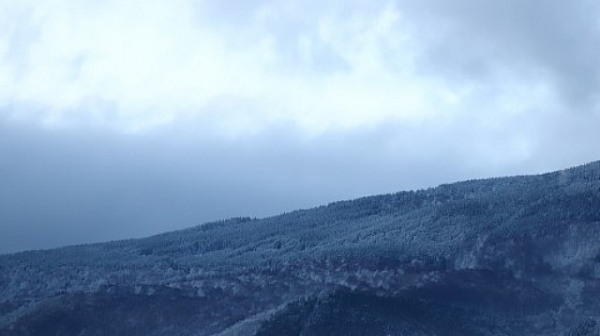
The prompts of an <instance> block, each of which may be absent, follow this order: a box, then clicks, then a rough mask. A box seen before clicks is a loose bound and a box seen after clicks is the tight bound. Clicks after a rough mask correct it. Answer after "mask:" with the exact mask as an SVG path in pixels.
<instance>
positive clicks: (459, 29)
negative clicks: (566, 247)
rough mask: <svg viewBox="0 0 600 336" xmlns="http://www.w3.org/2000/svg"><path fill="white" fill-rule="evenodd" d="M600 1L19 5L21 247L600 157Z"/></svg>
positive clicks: (9, 128) (16, 135) (14, 48)
mask: <svg viewBox="0 0 600 336" xmlns="http://www.w3.org/2000/svg"><path fill="white" fill-rule="evenodd" d="M598 55H600V3H599V2H598V1H594V0H580V1H575V2H569V1H562V0H561V1H558V0H556V1H555V0H530V1H521V0H505V1H493V0H455V1H446V0H397V1H380V0H365V1H361V0H346V1H339V0H330V1H312V0H302V1H300V0H286V1H272V0H271V1H265V0H256V1H247V0H164V1H162V0H145V1H137V0H128V1H123V0H79V1H70V0H0V253H9V252H15V251H21V250H28V249H42V248H51V247H57V246H63V245H71V244H83V243H90V242H100V241H107V240H114V239H124V238H133V237H144V236H148V235H152V234H157V233H160V232H164V231H169V230H176V229H181V228H186V227H190V226H193V225H197V224H201V223H204V222H208V221H214V220H220V219H225V218H231V217H237V216H250V217H259V218H260V217H267V216H272V215H276V214H279V213H283V212H289V211H292V210H295V209H301V208H310V207H314V206H318V205H322V204H327V203H329V202H332V201H338V200H344V199H352V198H356V197H361V196H367V195H374V194H382V193H391V192H397V191H401V190H412V189H421V188H428V187H434V186H436V185H439V184H441V183H448V182H454V181H459V180H465V179H475V178H486V177H495V176H508V175H524V174H537V173H543V172H548V171H553V170H558V169H563V168H568V167H571V166H576V165H580V164H584V163H587V162H590V161H595V160H599V159H600V146H598V144H600V132H599V131H598V129H599V126H600V61H599V58H598Z"/></svg>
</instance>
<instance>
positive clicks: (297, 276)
mask: <svg viewBox="0 0 600 336" xmlns="http://www.w3.org/2000/svg"><path fill="white" fill-rule="evenodd" d="M598 298H600V162H594V163H590V164H587V165H584V166H580V167H576V168H572V169H568V170H564V171H559V172H553V173H547V174H542V175H536V176H519V177H507V178H494V179H486V180H473V181H465V182H459V183H453V184H446V185H441V186H439V187H436V188H430V189H427V190H418V191H404V192H398V193H394V194H388V195H380V196H371V197H364V198H360V199H357V200H351V201H341V202H336V203H332V204H329V205H326V206H322V207H319V208H315V209H309V210H299V211H295V212H291V213H287V214H282V215H280V216H275V217H271V218H265V219H250V218H236V219H231V220H226V221H221V222H214V223H207V224H202V225H199V226H196V227H193V228H189V229H186V230H181V231H175V232H169V233H165V234H162V235H158V236H153V237H149V238H145V239H137V240H127V241H118V242H109V243H103V244H94V245H84V246H73V247H65V248H60V249H53V250H46V251H30V252H23V253H17V254H11V255H4V256H0V334H2V335H6V336H17V335H44V336H49V335H50V336H51V335H64V336H69V335H157V336H158V335H221V336H225V335H257V336H271V335H272V336H276V335H277V336H287V335H289V336H292V335H293V336H300V335H302V336H309V335H314V336H322V335H323V336H324V335H373V336H378V335H382V336H384V335H573V336H574V335H595V336H597V335H599V333H600V324H599V323H600V299H598Z"/></svg>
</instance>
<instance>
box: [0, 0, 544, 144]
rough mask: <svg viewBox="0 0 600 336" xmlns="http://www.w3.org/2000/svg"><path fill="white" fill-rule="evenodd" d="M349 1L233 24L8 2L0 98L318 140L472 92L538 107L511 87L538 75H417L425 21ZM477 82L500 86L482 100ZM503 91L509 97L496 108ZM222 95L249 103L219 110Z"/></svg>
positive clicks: (260, 9) (159, 13)
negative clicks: (292, 130)
mask: <svg viewBox="0 0 600 336" xmlns="http://www.w3.org/2000/svg"><path fill="white" fill-rule="evenodd" d="M229 5H232V4H229ZM233 5H235V3H234V4H233ZM355 5H356V6H357V7H356V8H355V9H356V10H352V9H347V8H345V4H343V3H341V2H332V3H331V4H330V5H319V6H320V7H319V6H315V5H314V4H307V3H303V2H286V3H285V4H283V3H264V4H262V5H256V7H251V6H249V5H245V6H246V7H245V10H247V11H249V12H248V13H245V14H244V15H246V16H247V17H250V19H247V21H246V22H237V21H235V20H234V19H236V18H237V17H235V16H233V18H232V17H227V16H226V15H224V14H223V13H224V11H225V10H224V9H223V8H217V9H218V10H215V6H216V7H218V5H216V4H215V3H214V2H211V1H203V2H195V1H184V0H181V1H158V0H157V1H116V0H112V1H111V0H107V1H100V2H99V1H76V2H73V1H66V0H54V1H27V2H25V1H8V2H3V4H2V5H0V15H2V18H3V22H4V23H3V26H2V28H1V31H0V52H1V53H2V54H3V55H4V56H6V55H8V54H12V57H3V58H2V59H3V61H2V62H1V64H0V73H1V74H2V76H0V78H1V79H0V92H1V93H0V105H1V106H3V107H4V110H9V108H7V107H11V106H12V107H14V106H25V105H26V106H33V107H35V110H37V111H41V112H38V117H41V118H43V119H44V120H45V121H53V122H58V123H60V122H72V121H73V120H75V122H76V121H77V120H85V121H86V122H96V123H98V122H100V123H105V124H108V125H109V126H111V127H116V128H120V129H139V128H145V127H151V126H156V125H160V124H164V123H168V122H171V121H173V120H177V119H180V118H187V117H201V118H205V117H208V119H207V120H212V122H215V123H216V124H217V125H219V129H222V130H223V132H224V133H227V134H235V133H239V132H244V130H248V131H250V132H257V131H260V129H263V128H265V127H268V125H269V124H270V123H273V122H282V121H284V122H292V123H295V124H297V125H300V126H301V127H303V128H304V129H305V131H307V132H308V133H314V134H318V133H321V132H325V131H327V130H331V129H344V128H356V127H363V126H369V125H371V126H373V125H376V124H379V123H382V122H386V121H388V120H400V121H403V122H408V123H415V122H416V123H420V122H425V121H428V120H433V119H438V118H442V117H444V118H448V117H450V116H452V115H453V114H454V113H459V112H461V111H462V112H463V113H464V110H465V109H467V108H471V107H472V106H471V105H472V104H473V101H474V100H476V101H477V104H484V106H483V108H484V109H488V110H490V109H492V110H494V111H498V112H497V113H504V111H508V110H511V109H513V108H514V107H515V106H521V105H523V104H526V105H527V104H529V105H531V104H532V101H531V98H529V97H523V95H522V94H521V92H514V91H515V90H513V89H512V88H513V87H519V86H522V82H523V81H524V80H525V81H527V82H528V83H529V82H530V81H531V78H527V79H523V78H521V77H520V76H519V74H518V73H516V72H514V71H513V73H512V74H511V78H509V81H508V82H505V80H507V79H506V78H500V79H499V80H500V81H502V82H501V83H496V82H488V83H483V84H481V83H473V82H470V81H466V82H462V83H461V82H454V81H448V80H447V79H446V78H444V77H443V76H439V75H433V74H426V73H424V72H422V71H421V70H420V69H419V67H418V66H417V65H418V63H419V62H420V60H421V57H423V56H424V55H423V53H424V52H426V51H427V48H426V47H427V45H426V44H425V43H427V42H428V41H429V40H430V39H431V38H435V36H434V37H431V36H426V34H425V33H424V32H423V31H421V30H420V29H421V28H422V27H420V26H419V22H418V18H411V17H407V16H406V15H405V14H403V12H402V10H401V7H400V6H397V5H394V3H393V2H389V3H383V2H374V3H371V4H370V5H366V4H363V3H360V2H359V3H357V4H355ZM367 7H368V9H369V10H366V9H365V8H367ZM14 13H18V15H14ZM215 15H216V16H217V17H215ZM218 15H221V16H222V17H219V16H218ZM220 19H222V20H221V21H220ZM424 34H425V35H424ZM19 44H20V45H19ZM23 44H24V45H23ZM15 53H16V54H15ZM510 70H514V69H509V71H510ZM474 85H486V86H490V87H493V88H494V89H499V90H500V91H498V92H496V93H494V94H493V96H492V97H490V98H491V100H490V103H487V104H486V102H483V101H481V100H480V99H478V98H477V97H473V94H474V93H477V94H479V93H480V91H481V89H480V88H477V87H475V88H474V87H473V86H474ZM532 85H534V86H536V85H538V84H536V83H533V84H532ZM498 99H500V100H502V101H504V102H510V103H508V104H506V106H504V105H501V106H500V107H493V106H491V105H490V104H491V102H492V101H494V102H495V101H496V100H498ZM227 100H232V101H234V102H239V101H248V102H251V104H252V106H253V107H252V108H248V109H247V110H244V108H243V106H239V105H236V103H234V105H236V111H235V112H234V115H235V117H233V118H232V117H231V115H232V114H231V113H232V112H226V111H223V110H222V109H221V112H216V111H214V110H211V108H212V107H214V106H215V105H218V106H223V102H224V101H227ZM533 104H534V105H535V102H533ZM98 106H101V107H100V108H99V107H98ZM106 106H111V108H110V109H109V110H104V108H105V107H106ZM14 110H16V111H21V112H19V113H22V111H23V109H14ZM13 113H14V112H13ZM216 113H223V114H224V115H223V116H222V117H220V116H218V115H215V114H216ZM495 113H496V112H495ZM207 114H208V116H207Z"/></svg>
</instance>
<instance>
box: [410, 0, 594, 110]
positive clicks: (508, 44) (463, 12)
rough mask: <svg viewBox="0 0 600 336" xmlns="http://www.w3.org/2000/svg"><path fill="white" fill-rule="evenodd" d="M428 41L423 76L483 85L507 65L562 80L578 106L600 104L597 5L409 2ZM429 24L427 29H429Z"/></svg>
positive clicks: (569, 97) (464, 0)
mask: <svg viewBox="0 0 600 336" xmlns="http://www.w3.org/2000/svg"><path fill="white" fill-rule="evenodd" d="M406 3H407V4H408V6H406V7H404V8H406V9H407V10H408V11H409V12H410V14H409V17H413V18H417V20H418V21H419V22H420V23H421V24H422V25H423V27H422V28H423V29H422V30H421V31H422V32H425V33H429V34H436V31H437V34H439V36H438V37H437V39H431V38H428V37H427V36H421V38H422V39H423V40H426V41H427V40H428V41H429V42H430V44H426V48H427V51H426V53H425V62H424V64H423V65H422V67H423V69H424V71H428V72H434V73H442V74H443V73H450V74H452V75H454V76H462V77H464V78H466V79H469V80H477V81H481V82H482V84H485V83H486V82H487V81H488V79H489V78H488V76H489V75H490V73H493V72H494V71H497V70H498V68H499V67H505V68H506V67H507V68H509V69H512V70H513V71H520V72H523V73H529V74H532V75H535V74H538V75H539V73H540V72H541V73H543V74H547V75H549V76H550V78H551V80H554V81H555V82H556V85H557V86H558V92H559V94H560V95H561V96H562V98H563V99H564V100H565V101H566V103H567V104H568V105H570V106H572V107H574V108H578V109H588V110H589V108H591V107H595V104H597V103H598V99H599V98H600V97H599V96H598V92H599V89H600V68H599V67H598V66H597V63H598V62H597V55H598V54H599V53H600V25H599V24H598V22H599V20H600V5H599V4H598V3H597V2H595V1H578V2H576V3H570V2H564V1H541V0H540V1H475V0H460V1H451V2H448V1H436V0H431V1H408V2H406ZM427 26H428V27H427Z"/></svg>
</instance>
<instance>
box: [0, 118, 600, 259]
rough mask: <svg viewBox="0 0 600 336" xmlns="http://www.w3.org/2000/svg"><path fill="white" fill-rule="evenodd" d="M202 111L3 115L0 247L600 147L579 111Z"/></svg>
mask: <svg viewBox="0 0 600 336" xmlns="http://www.w3.org/2000/svg"><path fill="white" fill-rule="evenodd" d="M200 122H201V121H190V122H187V123H182V124H177V125H172V126H171V127H170V128H163V129H160V130H157V131H155V132H149V133H145V134H143V135H141V134H135V135H127V134H123V133H119V132H114V131H108V130H106V129H103V128H93V127H88V128H81V127H77V128H65V129H62V130H48V129H43V128H40V127H39V126H36V125H32V124H30V123H23V122H10V121H3V122H2V123H0V161H1V162H2V163H3V164H2V165H0V176H2V178H0V214H2V215H1V216H0V231H1V232H2V234H1V235H0V237H1V238H0V240H1V241H0V246H1V247H2V248H1V250H0V252H10V251H17V250H22V249H31V248H45V247H52V246H60V245H65V244H75V243H85V242H94V241H104V240H111V239H122V238H127V237H139V236H144V235H150V234H154V233H159V232H163V231H167V230H173V229H179V228H184V227H188V226H192V225H195V224H199V223H203V222H206V221H210V220H217V219H223V218H229V217H233V216H258V217H263V216H268V215H274V214H278V213H281V212H284V211H291V210H294V209H297V208H305V207H311V206H316V205H321V204H325V203H327V202H330V201H335V200H341V199H350V198H354V197H359V196H365V195H370V194H379V193H388V192H395V191H399V190H407V189H415V188H424V187H430V186H435V185H437V184H440V183H445V182H451V181H457V180H462V179H471V178H481V177H491V176H502V175H512V174H523V173H536V172H543V171H547V170H551V169H558V168H563V167H567V166H569V165H576V164H579V163H583V162H586V161H591V160H593V159H594V158H598V157H600V150H598V149H597V146H590V145H589V144H590V143H598V141H600V136H599V135H598V134H597V132H596V131H595V128H594V127H592V126H591V125H593V123H592V122H596V123H597V122H598V120H592V119H586V118H583V117H582V119H580V120H577V121H572V122H570V123H569V124H565V123H563V122H561V121H560V120H546V121H544V119H543V118H540V119H539V120H531V121H529V122H523V123H521V124H520V126H519V127H518V128H514V129H512V130H511V131H510V132H507V130H506V129H501V130H498V131H496V132H489V131H487V130H485V129H483V128H480V127H478V125H477V124H478V123H479V121H476V120H460V121H458V122H456V123H454V124H451V125H448V124H444V123H443V122H439V123H429V124H427V125H423V126H420V127H410V126H407V125H404V124H402V123H394V122H391V123H386V124H383V125H380V126H377V127H373V128H371V129H362V130H354V131H340V132H330V133H327V134H323V135H320V136H317V137H312V138H307V137H306V136H305V135H304V134H303V132H302V130H301V129H299V128H297V127H295V126H293V125H289V124H288V125H286V124H281V125H276V126H273V127H272V128H270V129H269V131H268V132H262V133H261V134H260V135H254V136H247V137H245V138H236V139H232V140H229V141H222V140H217V139H215V138H214V137H212V136H198V132H201V131H202V129H203V127H202V126H201V125H200V124H198V123H200ZM512 126H516V125H512ZM536 130H537V131H536ZM553 151H554V152H556V151H557V152H559V153H560V155H554V154H553V155H548V153H551V152H553ZM511 155H513V156H512V157H511Z"/></svg>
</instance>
